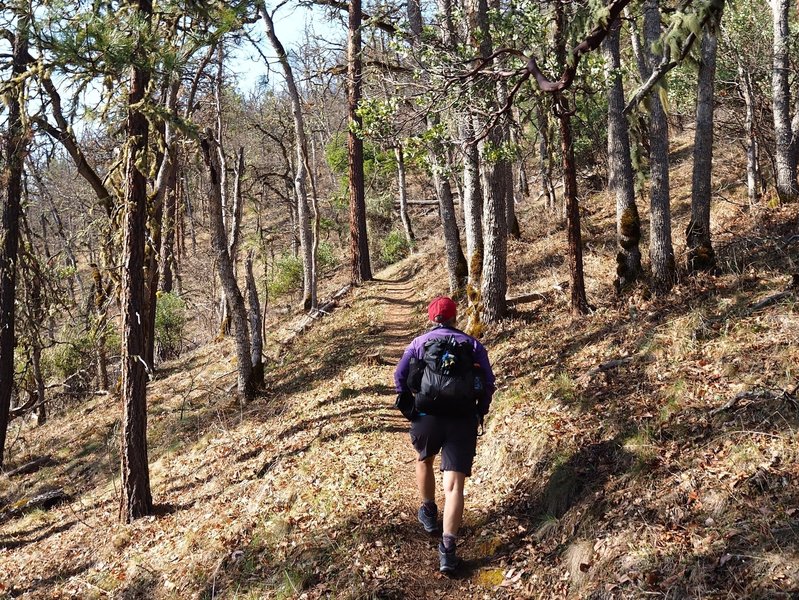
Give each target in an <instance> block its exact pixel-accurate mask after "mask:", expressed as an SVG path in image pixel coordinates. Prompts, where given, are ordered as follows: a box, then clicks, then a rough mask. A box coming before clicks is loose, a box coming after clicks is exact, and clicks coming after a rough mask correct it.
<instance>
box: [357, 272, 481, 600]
mask: <svg viewBox="0 0 799 600" xmlns="http://www.w3.org/2000/svg"><path fill="white" fill-rule="evenodd" d="M372 297H373V298H374V299H375V300H377V301H378V302H380V304H382V305H383V307H384V308H383V311H382V332H381V334H380V336H379V337H378V343H379V347H380V356H381V359H382V362H383V363H384V364H383V365H382V366H381V367H380V368H379V369H376V370H375V377H376V378H377V377H380V378H381V379H382V381H380V382H379V383H384V382H392V383H393V372H394V367H395V365H396V363H397V362H398V361H399V359H400V358H401V356H402V352H403V350H404V349H405V347H406V346H407V344H408V343H409V342H410V341H411V339H413V337H414V336H415V335H418V334H419V333H420V331H421V328H422V327H423V324H424V323H426V319H425V318H424V315H423V311H424V307H425V303H426V301H427V298H422V297H421V296H420V294H419V292H418V291H417V290H416V287H415V285H414V281H413V273H412V272H410V271H406V272H404V273H401V274H397V275H389V276H387V277H385V278H384V279H382V280H378V283H377V285H376V286H375V288H374V291H373V294H372ZM374 383H375V384H377V383H378V381H375V382H374ZM374 400H377V401H379V402H381V403H384V402H385V399H379V398H375V399H374ZM391 400H392V401H393V394H392V395H391ZM369 401H370V402H371V401H372V398H369ZM397 414H398V413H397ZM401 423H402V425H401V427H399V428H398V429H400V431H393V432H391V433H389V434H388V435H386V436H385V437H383V438H381V444H384V447H383V451H385V452H387V453H388V454H390V455H393V456H394V457H395V460H393V461H392V463H391V464H392V466H391V468H390V469H389V470H388V471H389V472H384V473H381V474H380V475H379V476H380V477H381V478H384V479H385V481H386V482H387V483H388V484H389V486H390V493H389V494H381V497H382V502H383V504H384V509H385V512H386V514H388V515H391V517H390V519H391V520H392V521H393V523H395V525H394V526H393V528H392V529H393V533H394V536H395V537H394V539H392V540H390V541H391V543H393V544H395V545H396V547H397V549H398V553H397V556H396V558H395V559H393V560H392V562H393V563H394V564H392V565H391V567H392V571H394V572H395V573H396V575H397V578H396V579H395V580H394V583H393V584H391V585H390V586H389V588H388V589H386V588H384V589H383V590H382V592H383V593H388V592H396V593H398V594H400V595H402V596H403V597H409V598H410V597H413V598H451V597H459V598H469V597H472V596H473V595H475V593H477V592H479V595H482V594H483V593H484V591H485V590H483V589H479V588H477V587H476V586H475V585H474V584H473V582H472V579H473V575H474V574H475V570H476V564H475V563H474V561H469V560H465V561H464V568H463V569H462V570H461V571H460V572H459V573H458V574H457V575H456V576H455V577H451V578H450V577H445V576H443V575H441V574H440V573H439V572H438V552H437V546H438V541H439V538H440V534H439V535H433V536H431V535H429V534H427V533H425V532H424V530H423V529H422V527H421V525H420V524H419V523H418V522H417V521H416V510H417V508H418V504H419V500H418V497H417V492H416V486H415V479H414V464H415V452H414V451H413V449H412V448H411V445H410V440H409V438H408V433H407V429H408V425H407V422H405V421H404V420H403V421H402V422H401ZM436 479H437V486H436V487H437V490H436V494H437V503H438V505H439V509H441V508H442V507H443V495H442V493H441V476H440V473H439V471H438V462H436ZM474 508H475V507H474V506H471V507H468V506H467V511H469V509H474ZM462 533H465V534H466V535H464V536H463V537H462V539H461V548H462V550H463V551H464V552H465V554H464V552H461V555H462V556H464V557H466V556H467V555H468V554H469V552H468V547H469V545H470V542H471V540H470V537H471V533H472V532H471V531H469V529H468V528H467V529H466V530H465V531H464V532H462ZM394 586H396V589H394ZM389 597H390V595H389Z"/></svg>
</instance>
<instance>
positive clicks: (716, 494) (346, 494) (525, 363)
mask: <svg viewBox="0 0 799 600" xmlns="http://www.w3.org/2000/svg"><path fill="white" fill-rule="evenodd" d="M686 165H687V163H681V164H677V165H676V167H675V180H677V181H680V172H681V169H687V166H686ZM686 174H687V175H688V177H687V178H686V177H685V175H686ZM717 177H718V179H719V180H720V181H722V183H721V184H720V185H727V184H729V183H730V182H732V181H734V179H735V178H734V174H732V173H724V172H719V173H718V175H717ZM685 180H690V175H689V172H688V173H683V177H682V181H685ZM739 192H740V190H738V192H736V189H734V188H733V189H729V190H727V192H726V197H728V198H736V197H741V195H740V193H739ZM674 193H675V206H674V212H675V219H676V223H675V229H674V230H675V231H681V230H684V222H685V219H686V213H687V211H686V198H687V195H686V192H685V190H684V189H682V190H681V189H680V188H679V187H675V190H674ZM736 194H737V196H736ZM522 208H523V210H522V211H521V220H522V225H523V229H524V236H523V238H522V240H518V241H512V242H511V244H510V255H511V256H510V265H509V279H510V281H511V283H512V289H511V295H516V294H521V293H523V292H530V291H539V292H542V295H541V297H540V298H541V299H540V300H538V301H536V302H533V303H529V304H524V305H520V306H519V307H518V308H517V310H516V311H515V312H514V313H513V314H512V316H511V318H510V319H508V320H507V321H505V322H503V323H502V324H500V325H498V326H494V327H491V328H489V331H488V332H487V334H486V336H485V338H484V340H483V341H484V343H485V344H486V345H487V347H488V348H489V353H490V355H491V358H492V362H493V363H494V364H495V367H496V372H497V375H498V383H499V391H498V393H497V395H496V398H495V402H494V406H493V410H492V412H491V414H490V416H489V420H488V423H487V433H486V435H485V436H484V437H483V438H481V440H480V444H479V447H478V457H477V463H476V466H475V476H474V477H473V478H471V479H470V480H469V482H468V484H467V490H466V491H467V503H466V515H465V519H466V523H465V527H464V531H463V537H462V540H461V546H460V552H461V554H462V555H463V556H464V558H465V559H466V563H465V567H464V569H463V570H462V571H461V573H460V574H459V576H458V577H455V578H451V579H450V578H446V577H443V576H441V575H439V574H438V572H437V570H436V564H437V563H436V561H437V555H436V552H435V546H436V540H435V539H434V538H432V537H430V536H427V535H426V534H424V532H423V531H422V530H421V528H420V527H419V525H418V523H417V522H416V520H415V511H416V508H417V499H416V496H415V489H414V482H413V462H414V454H413V452H412V450H411V447H410V444H409V441H408V437H407V433H406V432H407V424H406V423H405V422H404V421H403V420H402V418H401V417H400V415H399V414H398V413H397V412H396V411H394V410H393V409H392V408H391V403H392V401H393V397H394V394H393V389H392V385H391V383H392V381H391V375H392V372H393V365H394V364H395V362H396V360H397V359H398V358H399V355H400V353H401V351H402V348H403V347H404V345H405V344H406V343H407V342H408V341H409V340H410V339H411V337H412V336H413V335H415V334H417V333H419V332H420V331H422V330H423V328H424V327H425V320H424V308H425V306H426V303H427V301H428V300H429V298H430V297H432V296H434V295H436V294H438V293H443V292H445V291H446V290H445V285H446V277H445V273H444V270H443V268H444V267H443V264H442V263H443V261H441V260H437V259H435V258H434V257H435V256H437V255H439V254H438V253H439V252H440V248H438V247H437V246H436V242H435V241H431V242H429V243H428V244H427V245H423V246H422V247H421V248H420V252H419V253H418V254H416V255H414V256H412V257H410V258H409V259H407V260H405V261H403V262H402V263H399V264H397V265H395V266H394V267H391V268H389V269H387V270H386V271H384V272H382V273H380V274H379V278H378V280H376V281H375V282H371V283H369V284H367V285H364V286H363V287H360V288H357V289H356V290H354V291H353V292H352V293H351V294H350V295H349V296H347V297H346V298H345V300H344V302H343V303H342V305H341V306H340V307H339V308H338V309H337V310H336V311H335V312H334V313H333V314H332V315H330V316H329V317H325V318H324V319H320V320H319V321H317V322H316V323H315V324H314V327H313V328H312V329H311V330H310V331H308V332H307V333H305V334H303V335H302V336H300V337H298V338H296V339H295V340H294V341H293V342H292V343H291V344H290V345H288V346H280V345H278V344H277V342H273V346H272V347H271V348H270V349H269V354H270V362H269V373H268V385H267V389H266V391H265V393H264V394H263V395H262V396H261V397H259V398H258V399H257V400H256V401H255V402H253V403H251V404H250V405H248V406H245V407H241V406H239V405H238V403H236V402H235V401H233V399H232V398H231V396H230V392H229V390H230V389H231V386H232V384H233V382H234V378H235V374H234V373H233V366H232V360H233V353H232V350H231V347H230V346H229V344H228V343H227V342H219V343H216V344H211V345H208V346H205V347H202V348H199V349H196V350H194V351H193V352H191V353H189V354H187V355H184V356H183V357H181V359H179V360H178V361H175V362H173V363H170V364H168V365H166V367H165V368H164V369H163V370H162V371H161V373H160V374H159V378H158V379H157V380H156V381H154V382H152V383H151V386H150V393H149V399H150V413H149V414H150V417H149V418H150V421H149V435H150V438H149V439H150V462H151V465H152V484H153V495H154V499H155V502H156V504H157V514H156V515H155V516H153V517H150V518H145V519H142V520H140V521H138V522H136V523H134V524H132V525H129V526H125V525H120V524H118V523H117V503H118V481H117V479H116V478H117V469H118V426H119V415H120V409H119V406H118V401H117V400H116V399H114V398H111V397H108V396H97V397H92V398H87V399H86V400H85V401H84V402H83V403H82V404H81V405H80V406H73V407H70V408H69V409H68V410H67V411H66V413H65V414H61V415H57V416H56V417H55V418H53V419H52V420H51V421H50V422H48V423H47V424H46V425H45V426H43V427H41V428H34V427H32V426H31V425H27V424H26V425H25V426H23V427H22V428H21V429H19V432H18V437H16V438H14V439H13V440H12V441H13V442H14V446H13V452H12V454H11V456H12V461H13V463H12V464H11V465H10V466H11V467H14V466H16V465H19V464H23V463H25V462H27V461H29V460H32V459H34V458H37V457H41V456H45V455H49V456H50V457H51V458H52V461H51V462H50V464H49V465H48V466H45V467H43V468H42V469H40V470H38V471H36V472H34V473H31V474H27V475H20V476H17V477H13V478H9V477H6V476H3V477H2V479H0V506H2V507H4V508H1V509H0V513H2V515H3V516H2V518H1V519H2V520H0V561H2V565H3V569H2V572H0V597H3V596H2V594H4V595H5V596H4V597H7V598H20V597H25V598H105V597H114V598H175V599H178V598H180V599H183V598H320V597H334V598H504V597H507V598H528V597H529V598H552V597H568V598H651V597H655V598H686V597H688V598H699V597H701V598H780V597H785V598H788V597H796V595H797V594H799V547H797V539H799V538H798V537H797V535H796V533H797V529H799V520H798V519H799V515H797V512H796V507H797V505H798V502H799V487H797V486H799V480H798V479H797V476H798V475H799V467H798V466H797V460H796V458H797V456H796V454H797V447H799V446H798V445H797V442H799V440H798V439H797V426H799V408H798V406H797V402H798V401H799V398H797V386H799V367H797V365H799V346H798V345H797V341H798V340H799V315H797V311H799V308H798V307H797V303H796V294H797V292H796V290H795V288H793V289H791V288H789V287H788V286H789V284H790V283H791V274H792V273H794V272H796V270H797V267H796V265H797V262H798V261H799V244H798V243H797V241H796V223H797V218H799V210H798V208H799V207H796V206H791V207H782V208H776V209H769V210H764V211H762V212H761V213H759V214H757V215H752V214H749V213H747V212H745V211H743V210H741V209H740V207H739V206H738V204H736V203H734V202H730V203H719V204H718V205H717V208H716V212H715V213H714V218H715V223H714V236H715V237H714V239H715V241H716V246H717V251H718V254H719V258H720V263H721V266H722V272H721V273H720V274H719V275H717V276H710V275H701V276H698V277H696V278H691V279H689V278H682V279H681V281H680V282H679V284H678V286H677V287H676V288H675V290H674V293H673V294H672V295H671V296H669V297H667V298H664V299H657V298H651V297H649V295H648V293H647V291H646V289H645V288H644V287H643V286H641V287H639V288H638V289H637V290H634V291H633V293H632V294H631V295H630V296H628V297H627V298H625V299H622V300H617V299H615V298H614V296H613V294H612V288H611V285H610V279H611V277H610V274H611V273H612V269H613V211H612V207H611V206H610V203H609V202H608V201H607V199H606V197H605V196H604V195H602V194H600V195H597V196H596V197H593V198H591V199H590V200H589V201H588V202H587V203H586V206H585V212H584V215H583V217H584V230H585V241H586V250H587V251H586V275H587V287H588V293H589V299H590V301H591V302H592V303H594V304H595V305H596V310H595V312H594V313H593V314H591V315H589V316H587V317H580V318H576V317H572V316H570V315H569V314H568V311H567V301H568V298H567V294H565V293H564V292H563V291H561V288H560V287H559V284H560V283H562V282H563V281H565V280H566V275H565V273H566V265H565V264H564V260H563V256H564V249H565V239H564V238H565V235H564V233H563V231H562V224H560V223H558V222H557V221H555V220H552V219H549V218H541V214H540V212H539V211H540V210H541V209H540V207H539V206H537V205H535V204H534V203H530V204H529V205H525V206H523V207H522ZM525 224H526V227H525ZM675 239H676V236H675ZM678 250H679V247H678ZM785 289H788V293H787V294H786V295H784V296H783V297H781V298H780V299H779V300H778V301H775V302H772V303H768V304H765V305H763V306H758V304H757V303H758V302H759V301H761V300H763V299H764V298H768V297H771V296H772V295H773V294H775V293H777V292H780V291H782V290H785ZM282 325H283V326H284V327H285V328H286V330H287V329H288V328H289V327H290V325H291V323H289V322H286V323H283V324H282ZM273 329H274V338H275V339H276V340H278V339H283V338H285V333H286V330H283V329H280V328H279V327H277V326H275V327H274V328H273ZM15 435H16V434H15ZM12 437H13V436H12ZM53 488H62V489H64V490H65V491H66V492H67V493H68V494H69V500H68V501H67V502H65V503H62V504H60V505H58V506H56V507H53V508H51V509H49V510H35V511H22V512H11V509H13V508H14V507H18V506H21V504H22V503H23V502H24V500H25V499H26V498H29V497H31V496H33V495H35V494H37V493H40V492H42V491H45V490H48V489H53Z"/></svg>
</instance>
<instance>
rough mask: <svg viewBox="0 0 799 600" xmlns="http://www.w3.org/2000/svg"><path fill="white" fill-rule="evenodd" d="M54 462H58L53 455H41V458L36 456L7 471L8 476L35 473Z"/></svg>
mask: <svg viewBox="0 0 799 600" xmlns="http://www.w3.org/2000/svg"><path fill="white" fill-rule="evenodd" d="M54 464H56V462H55V461H54V460H53V457H52V456H49V455H47V456H40V457H39V458H35V459H33V460H32V461H30V462H27V463H25V464H24V465H20V466H18V467H17V468H16V469H11V470H10V471H6V476H7V477H16V476H17V475H28V474H29V473H34V472H36V471H38V470H39V469H41V468H43V467H49V466H51V465H54Z"/></svg>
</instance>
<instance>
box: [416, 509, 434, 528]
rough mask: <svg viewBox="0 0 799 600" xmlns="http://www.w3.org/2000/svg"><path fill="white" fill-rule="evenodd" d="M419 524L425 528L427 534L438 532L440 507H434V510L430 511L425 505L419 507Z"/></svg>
mask: <svg viewBox="0 0 799 600" xmlns="http://www.w3.org/2000/svg"><path fill="white" fill-rule="evenodd" d="M416 516H417V518H418V519H419V522H420V523H421V524H422V527H424V530H425V531H426V532H427V533H433V532H435V531H437V530H438V507H437V506H435V505H433V510H428V509H427V507H426V506H425V505H424V504H423V505H422V506H420V507H419V512H418V514H417V515H416Z"/></svg>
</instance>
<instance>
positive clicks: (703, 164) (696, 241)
mask: <svg viewBox="0 0 799 600" xmlns="http://www.w3.org/2000/svg"><path fill="white" fill-rule="evenodd" d="M720 20H721V13H720V12H719V13H717V14H715V15H714V17H713V18H711V19H710V20H709V21H708V22H707V25H706V28H705V31H704V35H703V36H702V43H701V46H700V58H699V75H698V85H697V91H696V132H695V135H694V170H693V182H692V189H691V219H690V221H689V222H688V228H687V230H686V232H685V242H686V249H687V253H688V257H687V260H688V265H687V266H688V271H689V272H694V271H712V270H714V269H715V268H716V253H715V251H714V250H713V242H712V239H711V232H710V202H711V197H710V196H711V189H710V186H711V176H712V167H713V113H714V102H715V100H714V86H715V79H716V45H717V32H718V27H719V21H720Z"/></svg>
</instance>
